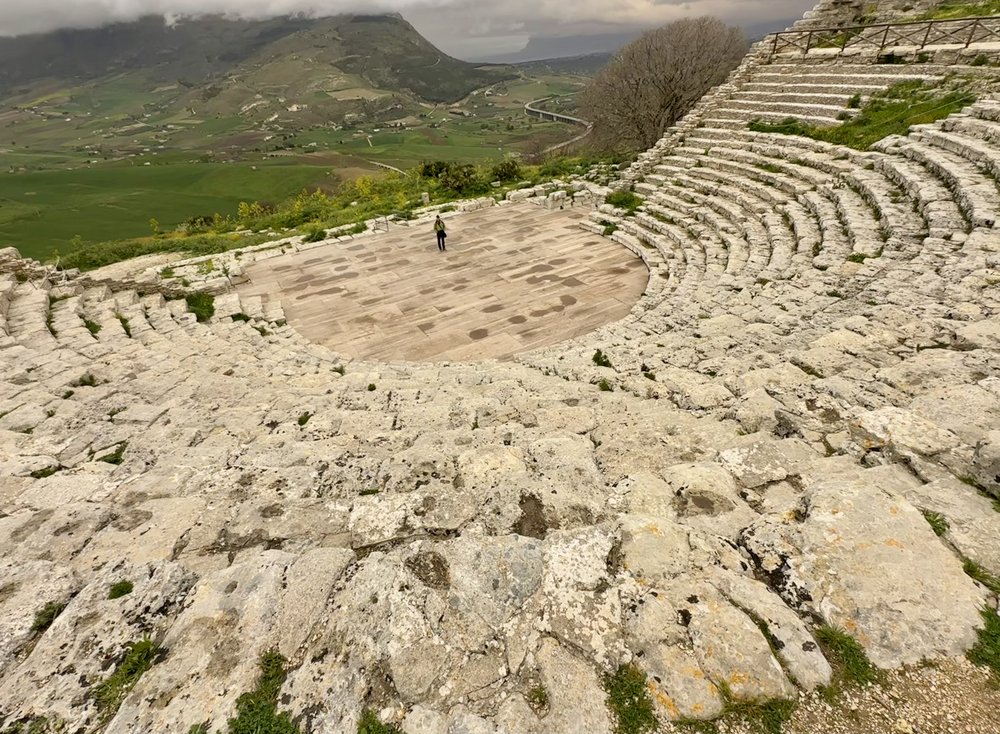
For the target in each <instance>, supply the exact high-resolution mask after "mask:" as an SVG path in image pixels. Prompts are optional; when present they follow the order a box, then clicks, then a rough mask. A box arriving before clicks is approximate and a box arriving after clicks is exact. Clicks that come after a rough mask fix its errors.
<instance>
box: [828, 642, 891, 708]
mask: <svg viewBox="0 0 1000 734" xmlns="http://www.w3.org/2000/svg"><path fill="white" fill-rule="evenodd" d="M816 640H817V641H818V642H819V644H820V648H821V649H822V650H823V655H824V657H826V659H827V662H829V663H830V667H831V668H833V676H832V677H831V678H830V685H828V686H826V687H824V688H823V689H822V690H821V693H822V695H823V698H825V699H826V700H827V701H828V702H830V703H832V702H834V701H836V700H837V699H839V698H840V696H841V694H842V693H843V692H844V691H845V690H847V689H848V688H853V687H856V686H867V685H871V684H873V683H879V682H881V680H882V674H881V673H880V672H879V670H878V668H876V667H875V666H874V665H873V664H872V662H871V660H869V659H868V655H867V654H866V653H865V650H864V648H863V647H861V645H860V644H859V643H858V641H857V640H855V639H854V638H853V637H851V636H850V635H849V634H847V633H846V632H844V631H843V630H841V629H837V628H836V627H830V626H827V625H824V626H822V627H820V628H819V629H817V630H816Z"/></svg>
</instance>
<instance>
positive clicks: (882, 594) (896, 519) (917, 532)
mask: <svg viewBox="0 0 1000 734" xmlns="http://www.w3.org/2000/svg"><path fill="white" fill-rule="evenodd" d="M870 475H871V472H862V471H859V472H856V474H855V476H854V477H848V476H836V477H832V478H828V479H816V480H814V481H812V482H810V483H809V484H808V485H807V487H806V489H805V497H806V499H807V501H808V516H807V517H805V518H804V519H802V520H801V521H800V520H797V519H795V518H790V519H787V520H784V521H781V522H774V521H767V522H762V523H760V524H758V525H756V526H754V527H753V528H751V529H749V530H748V531H747V533H746V534H745V540H744V542H745V544H746V546H747V548H748V549H749V550H750V551H751V552H752V553H753V555H754V556H755V558H756V559H757V560H758V562H759V563H760V565H761V567H762V568H763V570H764V571H765V572H767V573H769V574H771V576H772V578H773V579H774V583H775V586H776V588H777V589H778V590H779V591H780V593H781V595H782V597H783V598H784V599H785V601H786V602H787V603H789V604H791V605H793V606H794V607H797V608H799V609H802V610H806V611H810V612H813V613H815V614H819V615H820V616H822V617H823V619H825V620H826V621H827V622H828V623H829V624H832V625H835V626H839V627H842V628H843V629H845V630H847V631H848V632H849V633H850V634H852V635H854V636H855V637H856V638H857V639H858V641H859V642H860V643H861V644H862V645H863V646H864V647H865V649H866V651H867V652H868V655H869V656H870V657H871V659H872V660H873V661H874V662H875V663H876V664H877V665H880V666H886V667H894V666H898V665H902V664H905V663H912V662H916V661H919V660H920V659H921V658H924V657H932V656H934V655H942V654H945V655H953V654H960V653H961V651H963V650H965V649H967V648H968V646H970V645H971V644H972V643H973V641H974V640H975V630H976V628H977V626H978V624H979V621H978V619H977V618H978V615H979V613H978V611H977V607H978V605H980V604H981V603H982V602H983V599H984V595H983V591H982V590H981V589H979V588H977V587H976V586H975V584H973V582H972V581H971V579H969V577H968V576H966V575H965V574H964V573H963V571H962V565H961V562H960V561H959V560H958V558H956V557H955V556H954V555H953V554H952V553H951V552H949V551H948V549H947V548H945V547H944V545H942V544H941V543H940V541H938V540H937V538H935V537H934V534H933V532H932V531H931V529H930V526H929V525H928V524H927V522H926V521H925V520H924V518H923V517H922V516H921V514H920V512H919V511H918V510H916V509H915V508H914V507H913V506H912V505H911V504H910V503H909V502H907V501H906V500H905V499H904V498H903V497H902V496H900V494H898V493H897V491H896V488H895V487H894V484H893V482H892V481H891V480H886V478H885V477H882V476H879V475H878V474H877V473H876V474H875V475H874V476H870ZM873 569H877V573H875V572H873Z"/></svg>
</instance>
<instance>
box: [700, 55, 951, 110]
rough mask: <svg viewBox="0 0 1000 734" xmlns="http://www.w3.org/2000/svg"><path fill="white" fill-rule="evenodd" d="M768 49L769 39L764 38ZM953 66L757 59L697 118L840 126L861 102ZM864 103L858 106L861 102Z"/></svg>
mask: <svg viewBox="0 0 1000 734" xmlns="http://www.w3.org/2000/svg"><path fill="white" fill-rule="evenodd" d="M764 47H765V48H766V42H764ZM949 71H952V69H950V68H948V67H942V66H938V65H935V64H905V65H891V64H889V65H873V64H859V63H831V62H829V61H824V62H822V63H817V62H814V61H812V60H809V59H804V60H802V61H800V62H798V63H789V62H788V61H785V60H778V61H772V62H770V63H764V62H761V63H758V64H757V65H755V66H754V68H753V69H752V70H751V71H750V72H749V73H748V74H747V75H746V76H745V77H744V78H743V79H742V80H741V81H742V83H741V84H740V85H739V86H738V87H737V88H735V89H733V90H731V91H728V92H727V93H725V94H724V95H714V94H713V99H712V107H711V110H710V111H707V112H706V113H705V114H702V115H701V116H700V117H699V122H700V123H702V124H704V125H705V126H708V127H714V128H729V129H733V128H735V129H744V128H746V126H747V123H749V122H751V121H752V120H761V121H765V122H780V121H782V120H786V119H788V118H789V117H794V118H795V119H797V120H801V121H802V122H805V123H809V124H813V125H836V124H838V123H839V122H840V121H841V120H842V119H843V118H845V117H851V116H853V115H855V114H857V109H858V107H857V106H851V100H852V99H855V98H856V96H857V99H859V100H860V101H861V102H862V103H863V102H864V101H866V100H867V99H868V98H869V97H871V96H872V95H873V94H875V93H877V92H884V91H885V90H887V89H888V88H889V87H891V86H892V85H894V84H898V83H900V82H907V81H924V82H930V83H936V82H939V81H941V80H942V79H943V78H944V76H945V74H946V73H948V72H949ZM859 106H860V105H859Z"/></svg>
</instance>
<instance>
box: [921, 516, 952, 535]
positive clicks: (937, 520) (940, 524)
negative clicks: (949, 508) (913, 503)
mask: <svg viewBox="0 0 1000 734" xmlns="http://www.w3.org/2000/svg"><path fill="white" fill-rule="evenodd" d="M921 512H922V513H923V516H924V519H925V520H926V521H927V523H928V524H929V525H930V526H931V530H933V531H934V534H935V535H937V536H938V537H941V536H942V535H944V534H945V533H947V532H948V528H949V527H950V526H949V525H948V518H946V517H945V516H944V515H942V514H941V513H940V512H931V511H930V510H921Z"/></svg>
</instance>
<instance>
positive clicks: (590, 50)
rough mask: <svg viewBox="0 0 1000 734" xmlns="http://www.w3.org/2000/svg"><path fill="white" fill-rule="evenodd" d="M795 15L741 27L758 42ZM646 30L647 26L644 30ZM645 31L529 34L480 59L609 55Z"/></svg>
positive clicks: (507, 60) (512, 61) (501, 60)
mask: <svg viewBox="0 0 1000 734" xmlns="http://www.w3.org/2000/svg"><path fill="white" fill-rule="evenodd" d="M796 20H798V18H784V19H780V20H773V21H767V22H764V23H754V24H752V25H746V26H744V27H743V30H744V32H745V33H746V34H747V38H748V39H750V40H751V41H757V40H759V39H761V38H763V37H764V36H766V35H767V34H768V33H774V32H775V31H780V30H784V29H785V28H788V27H789V26H790V25H792V23H794V22H795V21H796ZM646 30H648V29H646ZM644 32H645V30H643V29H639V30H635V31H630V32H626V33H600V34H595V35H588V36H532V37H531V38H530V39H528V43H527V45H525V47H524V48H523V49H521V50H520V51H517V52H516V53H511V54H502V55H496V56H490V57H488V58H483V59H481V61H484V62H487V61H488V62H492V63H498V64H524V63H527V62H534V61H548V62H551V61H553V60H555V59H565V58H585V57H598V56H601V55H603V56H605V57H609V56H611V55H612V54H614V53H615V52H616V51H618V49H620V48H621V47H622V46H625V45H626V44H628V43H629V42H631V41H634V40H635V39H636V38H638V37H639V36H641V35H642V34H643V33H644Z"/></svg>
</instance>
